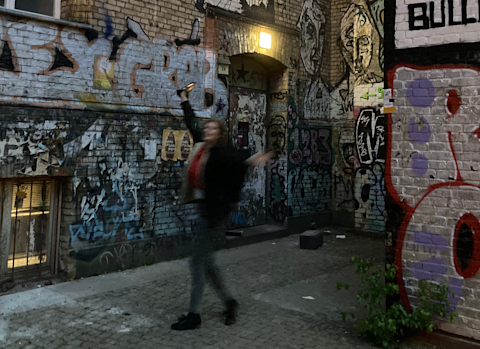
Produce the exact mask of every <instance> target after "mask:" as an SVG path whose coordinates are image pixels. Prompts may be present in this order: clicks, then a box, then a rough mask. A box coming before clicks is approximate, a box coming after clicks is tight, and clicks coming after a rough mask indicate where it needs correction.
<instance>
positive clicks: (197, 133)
mask: <svg viewBox="0 0 480 349" xmlns="http://www.w3.org/2000/svg"><path fill="white" fill-rule="evenodd" d="M179 95H180V99H181V100H182V109H183V114H184V118H185V123H186V124H187V127H188V130H189V131H190V133H191V135H192V138H193V142H194V143H197V142H200V141H201V140H202V130H201V126H200V122H199V119H198V118H197V117H196V116H195V113H194V112H193V109H192V106H191V105H190V102H189V101H188V97H187V92H186V91H185V90H183V91H182V92H181V93H180V94H179Z"/></svg>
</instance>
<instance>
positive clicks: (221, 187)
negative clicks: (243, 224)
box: [182, 101, 249, 227]
mask: <svg viewBox="0 0 480 349" xmlns="http://www.w3.org/2000/svg"><path fill="white" fill-rule="evenodd" d="M182 108H183V112H184V115H185V123H186V124H187V127H188V129H189V131H190V133H191V134H192V137H193V141H194V143H198V142H201V140H202V134H203V130H202V129H201V122H200V120H199V119H198V118H197V117H195V114H194V112H193V110H192V107H191V106H190V103H189V102H188V101H186V102H183V103H182ZM248 155H249V154H248V153H246V152H243V151H239V150H236V149H234V148H232V147H229V146H227V145H222V144H220V143H217V144H215V145H214V146H213V147H212V148H211V149H210V156H209V158H208V160H207V163H206V164H205V172H204V185H205V200H204V205H203V207H202V210H203V212H202V214H204V215H205V218H207V220H208V223H209V225H210V226H211V227H213V226H216V225H218V224H219V223H221V222H222V221H223V220H224V219H225V218H226V217H227V215H228V213H229V210H230V208H231V206H232V204H233V203H236V202H238V201H239V199H240V191H241V189H242V184H243V180H244V178H245V174H246V171H247V169H248V165H247V164H246V162H245V160H246V159H247V158H248ZM190 164H191V161H189V163H188V166H187V168H186V171H187V173H188V168H189V166H190ZM185 181H186V182H187V183H185ZM188 186H189V183H188V175H187V176H185V177H184V183H183V187H184V190H183V191H184V193H185V191H186V189H185V188H187V187H188ZM185 202H188V201H184V203H185Z"/></svg>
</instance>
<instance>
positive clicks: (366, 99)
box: [354, 82, 384, 107]
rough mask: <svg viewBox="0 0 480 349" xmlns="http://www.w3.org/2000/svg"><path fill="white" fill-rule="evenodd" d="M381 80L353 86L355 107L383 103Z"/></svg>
mask: <svg viewBox="0 0 480 349" xmlns="http://www.w3.org/2000/svg"><path fill="white" fill-rule="evenodd" d="M383 98H384V96H383V82H378V83H375V84H365V85H360V86H355V92H354V105H355V107H373V106H380V105H383Z"/></svg>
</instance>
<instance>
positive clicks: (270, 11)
mask: <svg viewBox="0 0 480 349" xmlns="http://www.w3.org/2000/svg"><path fill="white" fill-rule="evenodd" d="M194 3H195V8H196V9H197V10H198V11H199V12H200V13H206V7H207V5H211V6H215V7H219V8H222V9H224V10H227V11H231V12H237V13H241V14H243V15H244V16H246V17H251V18H256V19H262V20H266V21H270V22H274V21H275V1H273V0H194Z"/></svg>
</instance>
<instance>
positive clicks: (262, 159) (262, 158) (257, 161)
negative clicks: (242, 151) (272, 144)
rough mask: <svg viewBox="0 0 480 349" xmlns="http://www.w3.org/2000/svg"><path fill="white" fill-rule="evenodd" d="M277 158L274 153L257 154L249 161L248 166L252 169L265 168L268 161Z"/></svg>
mask: <svg viewBox="0 0 480 349" xmlns="http://www.w3.org/2000/svg"><path fill="white" fill-rule="evenodd" d="M274 156H275V152H274V151H269V152H268V153H263V152H260V153H257V154H255V155H253V156H251V157H249V158H248V159H247V164H248V165H249V166H252V167H256V166H263V165H265V164H266V163H267V162H268V161H270V159H271V158H273V157H274Z"/></svg>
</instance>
